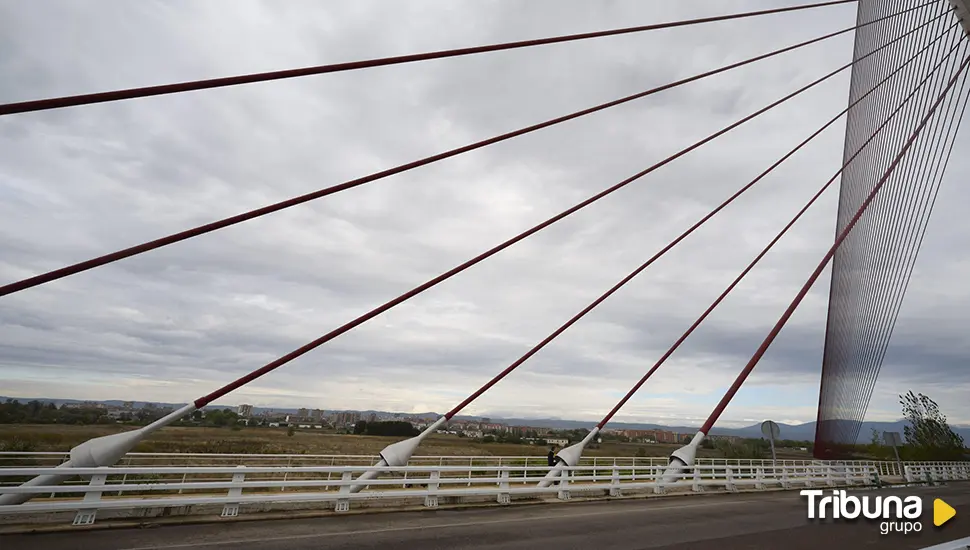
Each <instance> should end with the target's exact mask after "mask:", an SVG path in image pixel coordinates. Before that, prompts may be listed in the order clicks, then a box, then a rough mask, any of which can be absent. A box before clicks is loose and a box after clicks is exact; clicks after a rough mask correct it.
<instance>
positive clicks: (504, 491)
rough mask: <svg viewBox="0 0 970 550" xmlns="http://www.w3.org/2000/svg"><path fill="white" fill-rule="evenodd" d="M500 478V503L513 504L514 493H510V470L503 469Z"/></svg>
mask: <svg viewBox="0 0 970 550" xmlns="http://www.w3.org/2000/svg"><path fill="white" fill-rule="evenodd" d="M499 478H500V479H501V480H502V481H500V482H499V484H498V488H499V494H498V503H499V504H512V495H511V494H509V472H508V471H503V472H502V473H501V474H500V475H499Z"/></svg>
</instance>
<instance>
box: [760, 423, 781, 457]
mask: <svg viewBox="0 0 970 550" xmlns="http://www.w3.org/2000/svg"><path fill="white" fill-rule="evenodd" d="M761 433H763V434H764V435H765V437H767V438H768V443H769V444H770V445H771V465H772V467H774V466H775V462H777V461H778V457H777V456H776V455H775V439H776V438H777V437H778V436H779V435H781V430H780V429H779V428H778V424H775V423H774V422H772V421H771V420H765V421H764V422H762V423H761Z"/></svg>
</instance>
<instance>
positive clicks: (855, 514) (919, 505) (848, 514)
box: [799, 489, 923, 535]
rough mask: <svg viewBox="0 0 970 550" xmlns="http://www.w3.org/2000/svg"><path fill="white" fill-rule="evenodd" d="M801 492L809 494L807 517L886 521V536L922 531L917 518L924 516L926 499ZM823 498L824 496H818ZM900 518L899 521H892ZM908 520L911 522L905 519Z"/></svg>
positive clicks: (811, 491) (881, 527) (883, 532)
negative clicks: (892, 533) (861, 518)
mask: <svg viewBox="0 0 970 550" xmlns="http://www.w3.org/2000/svg"><path fill="white" fill-rule="evenodd" d="M799 494H801V495H802V496H807V497H808V519H816V518H818V519H826V518H832V519H858V518H859V517H864V518H866V519H878V520H883V521H882V522H881V523H880V525H879V531H880V532H881V533H882V534H883V535H885V534H888V533H890V532H899V533H903V534H907V533H910V532H913V531H915V532H919V531H921V530H922V529H923V524H922V523H920V522H919V521H913V520H918V519H919V517H920V516H921V515H923V500H922V499H921V498H919V497H905V498H901V497H898V496H889V497H881V496H862V497H856V496H849V495H847V494H846V492H845V491H841V490H836V491H832V494H831V495H829V496H822V495H824V494H825V492H824V491H822V490H819V489H812V490H809V489H806V490H803V491H801V492H800V493H799ZM818 497H821V498H818ZM889 520H899V521H889ZM906 520H909V521H906Z"/></svg>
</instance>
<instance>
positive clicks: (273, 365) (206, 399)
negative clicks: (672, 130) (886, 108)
mask: <svg viewBox="0 0 970 550" xmlns="http://www.w3.org/2000/svg"><path fill="white" fill-rule="evenodd" d="M911 32H912V31H911ZM903 36H906V35H903ZM903 36H901V37H899V38H897V39H896V40H899V39H901V38H903ZM892 43H893V42H888V43H887V44H885V45H884V46H882V47H881V48H885V47H888V46H889V45H891V44H892ZM881 48H880V49H881ZM877 51H879V50H874V51H873V52H871V53H870V54H868V55H867V56H863V57H860V58H858V59H855V60H853V61H852V62H850V63H847V64H846V65H844V66H842V67H841V68H839V69H836V70H834V71H832V72H830V73H829V74H827V75H825V76H823V77H821V78H819V79H817V80H815V81H814V82H812V83H810V84H807V85H805V86H803V87H802V88H800V89H798V90H796V91H794V92H792V93H790V94H788V95H787V96H785V97H783V98H782V99H779V100H777V101H775V102H773V103H771V104H769V105H767V106H766V107H763V108H761V109H759V110H758V111H755V112H754V113H752V114H750V115H748V116H746V117H744V118H742V119H740V120H738V121H737V122H735V123H733V124H731V125H730V126H727V127H726V128H723V129H721V130H719V131H717V132H715V133H713V134H711V135H710V136H708V137H706V138H704V139H702V140H700V141H698V142H696V143H694V144H693V145H691V146H689V147H687V148H685V149H682V150H681V151H679V152H678V153H675V154H673V155H671V156H669V157H667V158H666V159H664V160H662V161H660V162H658V163H657V164H654V165H653V166H651V167H649V168H647V169H645V170H643V171H641V172H639V173H637V174H634V175H633V176H631V177H629V178H627V179H625V180H623V181H621V182H619V183H617V184H616V185H614V186H612V187H610V188H608V189H606V190H604V191H601V192H600V193H597V194H596V195H593V196H592V197H590V198H588V199H586V200H585V201H583V202H581V203H579V204H577V205H575V206H573V207H571V208H569V209H567V210H564V211H563V212H560V213H559V214H557V215H555V216H553V217H551V218H549V219H547V220H546V221H544V222H542V223H540V224H538V225H536V226H533V227H532V228H531V229H528V230H526V231H523V232H522V233H519V234H518V235H516V236H515V237H512V238H511V239H509V240H507V241H505V242H503V243H501V244H499V245H497V246H495V247H493V248H491V249H489V250H488V251H486V252H483V253H482V254H479V255H478V256H476V257H474V258H472V259H470V260H468V261H466V262H465V263H463V264H461V265H459V266H457V267H454V268H452V269H451V270H449V271H447V272H445V273H442V274H441V275H438V276H437V277H435V278H433V279H431V280H429V281H427V282H425V283H423V284H421V285H419V286H417V287H415V288H413V289H411V290H409V291H408V292H405V293H404V294H401V295H400V296H398V297H397V298H394V299H392V300H390V301H388V302H385V303H384V304H383V305H381V306H378V307H376V308H374V309H372V310H370V311H369V312H367V313H365V314H363V315H361V316H359V317H357V318H356V319H354V320H353V321H350V322H348V323H346V324H344V325H342V326H340V327H338V328H336V329H334V330H332V331H330V332H328V333H327V334H324V335H323V336H321V337H320V338H317V339H316V340H314V341H312V342H309V343H307V344H305V345H304V346H302V347H300V348H298V349H296V350H293V351H291V352H290V353H288V354H286V355H284V356H282V357H280V358H279V359H277V360H275V361H272V362H270V363H268V364H266V365H264V366H263V367H261V368H259V369H256V370H255V371H253V372H251V373H249V374H247V375H245V376H243V377H240V378H238V379H237V380H235V381H233V382H230V383H229V384H227V385H225V386H223V387H222V388H219V389H218V390H216V391H214V392H212V393H210V394H208V395H205V396H203V397H200V398H199V399H197V400H196V401H195V406H196V408H201V407H203V406H205V405H206V404H207V403H210V402H212V401H213V400H215V399H218V398H219V397H222V396H223V395H226V394H227V393H229V392H231V391H233V390H235V389H236V388H239V387H241V386H244V385H246V384H248V383H249V382H251V381H253V380H255V379H257V378H259V377H261V376H263V375H264V374H266V373H268V372H271V371H273V370H276V369H277V368H279V367H281V366H283V365H285V364H286V363H288V362H290V361H292V360H293V359H296V358H297V357H300V356H301V355H303V354H305V353H308V352H309V351H311V350H313V349H315V348H317V347H319V346H321V345H323V344H324V343H326V342H328V341H330V340H332V339H334V338H336V337H338V336H340V335H341V334H344V333H345V332H348V331H350V330H351V329H353V328H355V327H357V326H359V325H361V324H363V323H365V322H367V321H368V320H370V319H372V318H374V317H376V316H377V315H379V314H381V313H383V312H385V311H387V310H389V309H391V308H393V307H395V306H397V305H398V304H401V303H403V302H405V301H407V300H409V299H411V298H413V297H414V296H417V295H418V294H420V293H422V292H424V291H426V290H428V289H429V288H431V287H434V286H435V285H437V284H439V283H441V282H443V281H445V280H447V279H449V278H451V277H453V276H455V275H457V274H458V273H461V272H462V271H465V270H466V269H468V268H470V267H472V266H474V265H475V264H478V263H479V262H482V261H484V260H485V259H487V258H489V257H491V256H493V255H495V254H497V253H499V252H501V251H502V250H504V249H506V248H508V247H510V246H512V245H514V244H515V243H517V242H519V241H521V240H524V239H526V238H527V237H530V236H532V235H534V234H535V233H538V232H539V231H541V230H543V229H545V228H546V227H549V226H550V225H552V224H554V223H556V222H558V221H559V220H561V219H563V218H565V217H567V216H569V215H571V214H574V213H575V212H578V211H579V210H581V209H583V208H585V207H587V206H589V205H590V204H593V203H594V202H596V201H598V200H600V199H602V198H603V197H606V196H607V195H610V194H612V193H613V192H615V191H618V190H619V189H622V188H623V187H626V186H627V185H629V184H630V183H632V182H634V181H636V180H637V179H639V178H641V177H643V176H645V175H647V174H649V173H650V172H653V171H654V170H657V169H658V168H660V167H662V166H665V165H667V164H669V163H671V162H673V161H674V160H676V159H678V158H680V157H682V156H684V155H686V154H687V153H689V152H691V151H693V150H694V149H697V148H698V147H701V146H703V145H704V144H706V143H708V142H710V141H712V140H714V139H716V138H718V137H720V136H722V135H724V134H726V133H727V132H729V131H731V130H733V129H734V128H737V127H738V126H741V125H742V124H744V123H746V122H748V121H750V120H751V119H753V118H755V117H757V116H759V115H761V114H763V113H765V112H766V111H769V110H771V109H773V108H775V107H777V106H778V105H781V104H782V103H784V102H786V101H788V100H789V99H792V98H793V97H795V96H797V95H799V94H801V93H803V92H805V91H806V90H809V89H810V88H812V87H814V86H817V85H818V84H820V83H822V82H824V81H826V80H828V79H829V78H832V77H833V76H835V75H837V74H839V73H840V72H842V71H844V70H845V69H848V68H849V67H851V66H852V65H854V64H855V63H858V62H860V61H862V60H863V59H866V58H867V57H868V56H871V55H873V54H875V53H876V52H877ZM488 387H490V386H488ZM488 387H483V388H482V389H480V390H479V391H478V392H476V393H475V394H473V395H472V396H471V397H469V399H468V400H466V402H470V400H472V399H474V398H476V397H477V396H478V395H481V393H483V392H484V391H485V390H487V389H488ZM461 406H464V405H461Z"/></svg>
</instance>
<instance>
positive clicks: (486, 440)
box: [482, 434, 495, 443]
mask: <svg viewBox="0 0 970 550" xmlns="http://www.w3.org/2000/svg"><path fill="white" fill-rule="evenodd" d="M482 443H495V436H494V435H492V434H489V435H486V436H485V437H483V438H482Z"/></svg>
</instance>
